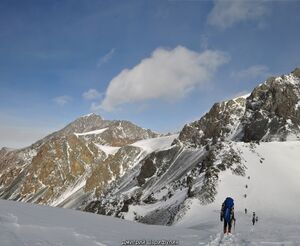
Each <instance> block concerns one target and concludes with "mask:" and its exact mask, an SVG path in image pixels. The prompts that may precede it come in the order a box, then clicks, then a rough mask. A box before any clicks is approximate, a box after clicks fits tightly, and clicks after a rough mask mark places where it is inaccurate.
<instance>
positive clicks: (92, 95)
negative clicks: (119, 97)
mask: <svg viewBox="0 0 300 246" xmlns="http://www.w3.org/2000/svg"><path fill="white" fill-rule="evenodd" d="M101 96H102V94H101V93H100V92H98V91H97V90H96V89H89V90H88V91H86V92H84V93H83V94H82V97H83V98H84V99H85V100H94V99H99V98H100V97H101Z"/></svg>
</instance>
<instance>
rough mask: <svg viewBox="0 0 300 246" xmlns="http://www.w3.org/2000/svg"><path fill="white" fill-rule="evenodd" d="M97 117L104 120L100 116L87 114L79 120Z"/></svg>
mask: <svg viewBox="0 0 300 246" xmlns="http://www.w3.org/2000/svg"><path fill="white" fill-rule="evenodd" d="M95 117H97V118H101V119H102V120H103V118H102V117H101V116H100V115H98V114H95V113H90V114H86V115H83V116H80V117H79V118H78V119H81V118H85V119H86V118H95Z"/></svg>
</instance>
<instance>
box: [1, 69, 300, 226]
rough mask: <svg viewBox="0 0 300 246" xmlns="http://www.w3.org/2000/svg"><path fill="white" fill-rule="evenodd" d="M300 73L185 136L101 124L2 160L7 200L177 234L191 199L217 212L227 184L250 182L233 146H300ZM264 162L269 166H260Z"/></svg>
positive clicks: (235, 102)
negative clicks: (226, 177) (227, 178)
mask: <svg viewBox="0 0 300 246" xmlns="http://www.w3.org/2000/svg"><path fill="white" fill-rule="evenodd" d="M299 137H300V69H296V70H294V71H293V72H292V73H291V74H288V75H283V76H281V77H277V78H273V77H272V78H269V79H268V80H267V81H265V82H264V83H262V84H260V85H259V86H257V87H256V88H255V89H254V90H253V92H252V93H251V94H249V95H246V96H242V97H238V98H235V99H232V100H228V101H224V102H221V103H216V104H214V105H213V107H212V108H211V110H210V111H209V112H208V113H207V114H205V115H204V116H203V117H202V118H200V119H199V120H197V121H195V122H192V123H189V124H187V125H185V126H184V127H183V129H182V131H181V132H180V133H179V135H178V134H177V135H168V136H161V135H158V134H156V133H153V132H152V131H150V130H145V129H142V128H140V127H138V126H136V125H134V124H132V123H130V122H128V121H107V120H103V119H102V118H101V117H100V116H97V115H95V114H92V115H88V116H84V117H81V118H79V119H77V120H76V121H74V122H72V123H71V124H69V125H68V126H66V127H65V128H63V129H62V130H60V131H58V132H55V133H53V134H51V135H49V136H47V137H46V138H44V139H42V140H40V141H38V142H37V143H35V144H33V145H32V146H30V147H28V148H25V149H21V150H9V149H5V148H3V149H2V150H1V151H0V196H1V198H4V199H14V200H19V201H27V202H36V203H40V204H49V205H52V206H63V207H71V208H77V209H78V208H79V209H82V210H85V211H89V212H94V213H99V214H105V215H110V216H116V217H121V218H125V219H129V220H136V221H139V222H142V223H150V224H162V225H171V224H173V223H174V222H176V220H178V219H180V217H181V216H183V215H184V213H185V211H186V210H188V209H189V201H190V199H198V200H199V201H200V203H201V204H203V205H206V204H209V203H212V202H214V199H215V196H216V194H217V192H218V183H219V175H220V173H221V172H224V171H229V172H231V173H232V174H233V175H240V176H244V175H245V173H246V167H245V166H244V164H243V162H242V160H241V153H240V152H239V151H238V150H237V149H235V148H234V142H243V144H244V143H246V142H250V143H249V146H250V147H251V146H252V145H255V144H256V143H259V142H260V141H273V140H276V141H278V140H280V141H285V140H299ZM261 161H262V160H261Z"/></svg>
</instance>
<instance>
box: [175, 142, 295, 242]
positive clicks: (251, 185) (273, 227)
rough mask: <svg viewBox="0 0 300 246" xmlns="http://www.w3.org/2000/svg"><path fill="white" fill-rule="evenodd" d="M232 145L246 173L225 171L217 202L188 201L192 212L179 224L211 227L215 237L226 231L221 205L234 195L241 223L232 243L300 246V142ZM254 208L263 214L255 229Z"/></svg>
mask: <svg viewBox="0 0 300 246" xmlns="http://www.w3.org/2000/svg"><path fill="white" fill-rule="evenodd" d="M232 145H233V148H234V149H235V150H236V151H240V153H241V156H242V162H243V164H244V165H245V166H246V167H247V171H246V175H245V176H244V177H243V176H236V175H232V173H231V171H225V172H223V173H221V174H220V178H219V184H218V194H217V196H216V199H215V202H214V203H212V204H209V205H206V206H203V205H200V203H199V201H198V200H196V199H193V200H188V202H186V206H187V207H189V210H188V211H187V213H186V214H185V215H184V216H183V218H182V219H181V220H179V221H178V223H177V224H176V227H185V228H193V229H199V230H207V231H209V232H210V233H211V234H212V235H214V233H215V232H216V231H221V230H222V224H221V223H220V222H219V223H217V222H216V221H219V211H220V206H221V204H222V202H223V201H224V199H225V198H226V197H227V196H231V197H233V198H234V200H235V213H236V218H237V226H236V235H235V237H234V238H233V237H232V238H229V239H228V240H227V241H228V242H229V244H228V245H232V244H233V245H234V244H235V243H236V244H237V245H242V244H243V243H245V245H300V234H299V231H300V210H299V204H300V189H299V185H300V179H299V174H300V162H299V159H300V142H299V141H290V142H267V143H266V142H265V143H263V142H262V143H260V144H259V145H257V144H256V145H254V144H246V143H232ZM245 195H246V197H245ZM245 208H247V210H248V213H247V214H245V212H244V210H245ZM252 212H256V215H258V218H259V222H258V224H257V225H255V226H254V227H253V226H252V225H251V216H252ZM221 235H222V234H220V233H219V234H218V233H217V234H215V236H212V238H211V244H210V245H219V244H218V243H219V242H220V240H221V239H222V237H221ZM235 241H236V242H235ZM225 245H226V244H225Z"/></svg>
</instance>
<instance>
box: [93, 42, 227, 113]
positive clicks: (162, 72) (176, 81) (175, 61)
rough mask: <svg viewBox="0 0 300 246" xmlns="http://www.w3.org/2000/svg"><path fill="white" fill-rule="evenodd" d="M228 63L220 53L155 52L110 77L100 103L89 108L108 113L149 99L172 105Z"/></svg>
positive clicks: (184, 50)
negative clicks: (127, 104) (131, 103)
mask: <svg viewBox="0 0 300 246" xmlns="http://www.w3.org/2000/svg"><path fill="white" fill-rule="evenodd" d="M229 59H230V58H229V55H228V54H227V53H224V52H221V51H213V50H206V51H204V52H202V53H198V52H195V51H192V50H189V49H187V48H185V47H182V46H178V47H176V48H175V49H172V50H167V49H163V48H158V49H156V50H154V51H153V53H152V54H151V56H150V57H149V58H146V59H143V60H142V61H141V62H140V63H139V64H137V65H136V66H135V67H133V68H132V69H124V70H123V71H122V72H121V73H120V74H118V75H117V76H116V77H114V78H113V79H112V80H111V81H110V83H109V86H108V88H107V90H106V95H105V98H104V100H103V101H102V103H101V104H100V105H98V106H97V105H96V104H94V105H93V106H92V108H93V109H94V110H97V109H99V108H101V109H104V110H107V111H112V110H115V109H116V107H117V106H119V105H121V104H124V103H130V102H142V101H145V100H149V99H163V100H168V101H176V100H178V99H181V98H183V97H184V96H186V95H187V94H188V92H190V91H191V90H192V89H194V88H195V87H200V86H203V85H205V84H206V83H207V82H210V81H211V79H212V78H213V76H214V74H215V72H216V70H217V69H218V67H219V66H221V65H222V64H224V63H227V62H228V61H229Z"/></svg>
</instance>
